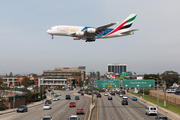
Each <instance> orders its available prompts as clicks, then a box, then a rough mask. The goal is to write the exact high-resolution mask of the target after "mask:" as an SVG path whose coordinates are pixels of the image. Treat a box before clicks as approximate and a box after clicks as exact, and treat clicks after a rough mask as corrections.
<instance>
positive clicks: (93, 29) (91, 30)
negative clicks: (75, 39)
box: [87, 28, 96, 33]
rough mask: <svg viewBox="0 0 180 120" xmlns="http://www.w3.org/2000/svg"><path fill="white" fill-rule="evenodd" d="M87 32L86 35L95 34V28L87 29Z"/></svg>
mask: <svg viewBox="0 0 180 120" xmlns="http://www.w3.org/2000/svg"><path fill="white" fill-rule="evenodd" d="M87 32H88V33H95V32H96V29H95V28H88V29H87Z"/></svg>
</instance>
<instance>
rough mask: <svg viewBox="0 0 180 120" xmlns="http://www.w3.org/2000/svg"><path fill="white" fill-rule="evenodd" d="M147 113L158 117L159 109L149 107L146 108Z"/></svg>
mask: <svg viewBox="0 0 180 120" xmlns="http://www.w3.org/2000/svg"><path fill="white" fill-rule="evenodd" d="M145 111H146V115H150V114H155V115H157V108H156V107H154V106H147V107H146V108H145Z"/></svg>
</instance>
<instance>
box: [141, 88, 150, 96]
mask: <svg viewBox="0 0 180 120" xmlns="http://www.w3.org/2000/svg"><path fill="white" fill-rule="evenodd" d="M140 93H142V94H143V89H140ZM149 93H150V91H149V90H147V89H144V94H145V95H149Z"/></svg>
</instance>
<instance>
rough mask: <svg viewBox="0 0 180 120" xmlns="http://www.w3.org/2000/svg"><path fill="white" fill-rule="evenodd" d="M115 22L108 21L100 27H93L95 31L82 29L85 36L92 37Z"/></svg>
mask: <svg viewBox="0 0 180 120" xmlns="http://www.w3.org/2000/svg"><path fill="white" fill-rule="evenodd" d="M115 24H116V23H110V24H107V25H103V26H100V27H95V28H94V29H96V32H95V33H89V32H87V29H86V30H84V36H87V37H90V38H94V37H95V36H97V35H98V34H100V33H102V32H103V31H105V30H107V28H109V27H111V26H113V25H115Z"/></svg>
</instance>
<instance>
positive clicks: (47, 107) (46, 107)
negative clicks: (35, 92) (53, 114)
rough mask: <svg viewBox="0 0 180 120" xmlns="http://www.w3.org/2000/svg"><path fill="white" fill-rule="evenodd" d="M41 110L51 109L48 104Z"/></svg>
mask: <svg viewBox="0 0 180 120" xmlns="http://www.w3.org/2000/svg"><path fill="white" fill-rule="evenodd" d="M43 109H44V110H49V109H51V105H50V104H45V105H44V107H43Z"/></svg>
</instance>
